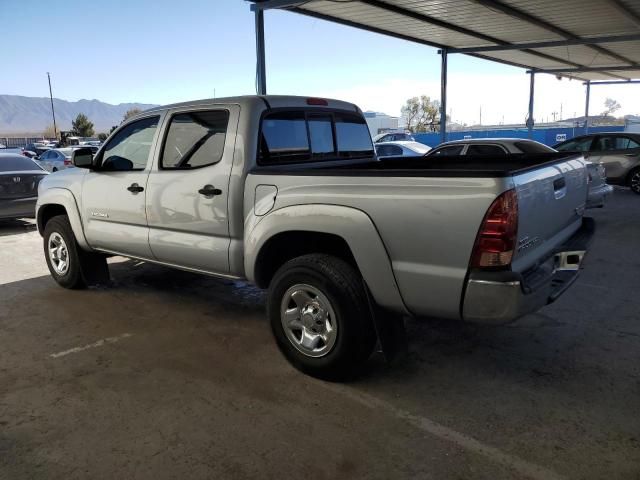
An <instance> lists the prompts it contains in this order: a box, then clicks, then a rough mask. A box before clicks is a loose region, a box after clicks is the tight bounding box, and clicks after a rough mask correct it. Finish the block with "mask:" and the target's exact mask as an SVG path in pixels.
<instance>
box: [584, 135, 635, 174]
mask: <svg viewBox="0 0 640 480" xmlns="http://www.w3.org/2000/svg"><path fill="white" fill-rule="evenodd" d="M638 158H640V144H639V143H638V142H637V141H635V140H634V139H632V138H630V137H626V136H621V135H599V136H598V137H597V138H596V140H595V142H593V146H592V147H591V152H590V156H589V160H590V161H592V162H594V163H602V164H603V165H604V168H605V171H606V175H607V179H608V180H611V181H613V182H615V183H624V181H625V180H626V178H627V175H628V174H629V170H630V169H631V168H632V167H633V166H635V165H637V164H638Z"/></svg>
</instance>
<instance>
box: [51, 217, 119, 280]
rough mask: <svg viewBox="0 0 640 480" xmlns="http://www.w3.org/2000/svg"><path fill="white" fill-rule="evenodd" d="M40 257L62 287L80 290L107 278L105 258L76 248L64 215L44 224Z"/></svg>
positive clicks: (76, 244)
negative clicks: (42, 246) (42, 247)
mask: <svg viewBox="0 0 640 480" xmlns="http://www.w3.org/2000/svg"><path fill="white" fill-rule="evenodd" d="M44 256H45V258H46V260H47V266H48V267H49V272H50V273H51V276H52V277H53V279H54V280H55V281H56V282H57V283H58V284H59V285H60V286H62V287H65V288H70V289H81V288H86V287H87V285H88V284H90V283H100V281H101V280H102V281H103V280H104V279H105V278H106V279H108V276H109V271H108V267H107V261H106V259H105V257H104V256H103V255H100V254H97V253H90V252H85V251H84V250H82V249H81V248H80V246H79V245H78V243H77V242H76V237H75V235H74V234H73V230H72V228H71V224H70V223H69V218H68V217H67V216H66V215H58V216H55V217H53V218H52V219H51V220H49V221H48V222H47V224H46V225H45V227H44ZM96 280H97V282H96Z"/></svg>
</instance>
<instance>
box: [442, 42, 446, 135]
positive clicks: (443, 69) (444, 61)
mask: <svg viewBox="0 0 640 480" xmlns="http://www.w3.org/2000/svg"><path fill="white" fill-rule="evenodd" d="M440 55H441V64H440V140H441V141H442V142H446V141H447V49H446V48H444V49H442V51H441V52H440Z"/></svg>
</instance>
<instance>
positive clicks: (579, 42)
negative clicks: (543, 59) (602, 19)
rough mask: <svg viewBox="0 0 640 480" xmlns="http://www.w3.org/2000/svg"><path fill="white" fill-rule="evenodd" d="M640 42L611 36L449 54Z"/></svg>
mask: <svg viewBox="0 0 640 480" xmlns="http://www.w3.org/2000/svg"><path fill="white" fill-rule="evenodd" d="M637 40H640V33H634V34H629V35H612V36H604V37H589V38H579V39H566V40H554V41H548V42H527V43H514V44H512V45H488V46H484V47H463V48H450V49H449V53H482V52H502V51H505V50H524V49H527V48H548V47H565V46H567V45H591V44H595V43H616V42H633V41H637Z"/></svg>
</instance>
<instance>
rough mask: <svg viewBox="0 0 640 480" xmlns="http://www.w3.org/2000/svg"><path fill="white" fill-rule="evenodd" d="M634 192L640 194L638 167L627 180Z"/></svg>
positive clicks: (639, 171) (639, 170) (639, 169)
mask: <svg viewBox="0 0 640 480" xmlns="http://www.w3.org/2000/svg"><path fill="white" fill-rule="evenodd" d="M627 183H628V184H629V188H631V191H632V192H633V193H636V194H638V195H640V168H636V169H635V170H632V171H631V172H630V173H629V180H628V182H627Z"/></svg>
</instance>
